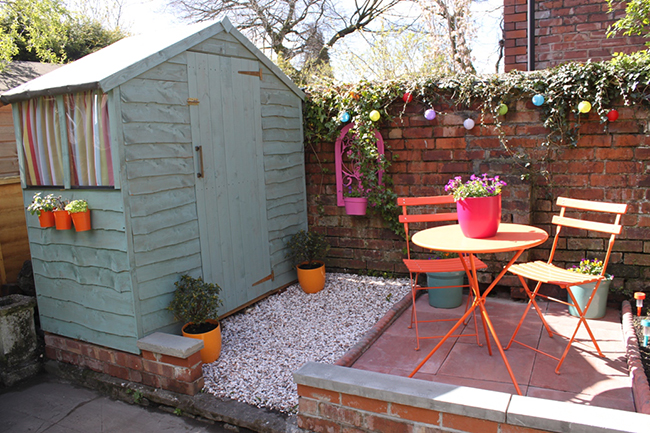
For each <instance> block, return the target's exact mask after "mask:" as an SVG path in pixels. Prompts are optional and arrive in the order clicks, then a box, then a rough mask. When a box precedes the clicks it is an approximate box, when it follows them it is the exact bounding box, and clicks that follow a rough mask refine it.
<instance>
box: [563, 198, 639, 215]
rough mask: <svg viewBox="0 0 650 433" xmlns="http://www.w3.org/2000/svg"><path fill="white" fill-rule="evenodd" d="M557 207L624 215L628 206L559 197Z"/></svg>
mask: <svg viewBox="0 0 650 433" xmlns="http://www.w3.org/2000/svg"><path fill="white" fill-rule="evenodd" d="M557 205H558V206H561V207H569V208H573V209H581V210H589V211H593V212H608V213H617V214H624V213H625V212H627V204H624V203H606V202H596V201H589V200H578V199H575V198H567V197H558V198H557Z"/></svg>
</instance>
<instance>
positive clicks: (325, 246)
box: [287, 230, 330, 269]
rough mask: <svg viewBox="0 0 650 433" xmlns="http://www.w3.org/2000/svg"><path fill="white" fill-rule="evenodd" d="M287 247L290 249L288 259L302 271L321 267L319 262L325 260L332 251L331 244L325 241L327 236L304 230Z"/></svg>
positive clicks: (293, 237)
mask: <svg viewBox="0 0 650 433" xmlns="http://www.w3.org/2000/svg"><path fill="white" fill-rule="evenodd" d="M287 246H288V247H289V251H288V252H287V257H289V258H291V260H292V262H293V263H294V265H296V266H300V267H301V268H302V269H315V268H318V267H319V266H320V263H318V261H320V260H323V259H325V257H326V256H327V253H328V251H329V250H330V244H329V243H327V241H326V240H325V236H323V235H322V234H320V233H318V232H314V231H310V232H306V231H304V230H300V231H299V232H298V233H296V234H295V235H293V236H292V237H291V239H290V240H289V242H288V243H287ZM305 262H306V263H305Z"/></svg>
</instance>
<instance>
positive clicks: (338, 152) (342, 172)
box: [334, 123, 384, 206]
mask: <svg viewBox="0 0 650 433" xmlns="http://www.w3.org/2000/svg"><path fill="white" fill-rule="evenodd" d="M353 126H354V123H350V124H348V125H346V126H345V127H344V128H343V129H342V130H341V134H340V135H339V138H337V139H336V144H335V146H334V165H335V170H336V204H337V205H338V206H344V205H345V203H344V202H343V188H344V187H347V186H349V185H352V182H358V183H360V182H361V176H362V175H361V173H360V172H359V167H357V166H350V165H346V164H344V162H343V155H345V152H346V150H347V149H348V148H349V147H350V145H351V142H352V141H353V140H354V139H355V136H352V137H350V136H348V131H349V130H350V128H352V127H353ZM375 137H377V151H378V152H379V154H380V155H383V154H384V139H383V137H382V136H381V134H380V133H379V131H375ZM382 174H383V172H381V171H380V172H379V183H381V176H382Z"/></svg>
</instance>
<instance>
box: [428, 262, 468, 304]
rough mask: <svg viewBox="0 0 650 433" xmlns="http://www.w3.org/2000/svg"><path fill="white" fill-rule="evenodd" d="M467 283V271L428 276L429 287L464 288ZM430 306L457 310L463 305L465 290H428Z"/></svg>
mask: <svg viewBox="0 0 650 433" xmlns="http://www.w3.org/2000/svg"><path fill="white" fill-rule="evenodd" d="M464 282H465V271H458V272H436V273H430V274H427V286H428V287H445V286H462V285H463V284H464ZM428 292H429V305H431V306H432V307H436V308H456V307H460V306H461V305H462V304H463V288H462V287H450V288H447V289H435V290H431V289H430V290H428Z"/></svg>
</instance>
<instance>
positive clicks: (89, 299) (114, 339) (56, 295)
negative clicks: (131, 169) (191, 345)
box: [23, 188, 138, 352]
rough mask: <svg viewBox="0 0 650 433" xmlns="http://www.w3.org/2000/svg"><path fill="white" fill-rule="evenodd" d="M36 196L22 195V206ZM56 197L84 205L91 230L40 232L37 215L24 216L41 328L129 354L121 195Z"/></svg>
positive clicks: (130, 312) (129, 298) (131, 326)
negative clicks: (77, 201)
mask: <svg viewBox="0 0 650 433" xmlns="http://www.w3.org/2000/svg"><path fill="white" fill-rule="evenodd" d="M38 191H42V190H39V189H38V188H32V189H26V190H24V191H23V195H24V200H25V203H29V202H30V201H31V198H32V195H33V194H34V193H35V192H38ZM45 191H47V190H45ZM57 194H58V193H57ZM61 195H62V196H63V198H64V199H68V200H74V199H81V198H83V199H86V200H88V203H89V205H90V207H91V209H92V210H91V212H92V219H93V229H92V230H89V231H86V232H79V233H77V232H75V230H74V229H73V230H54V229H52V228H50V229H43V228H41V227H40V226H39V223H38V218H36V216H32V215H28V216H27V231H28V234H29V241H30V247H31V254H32V265H33V269H34V282H35V284H36V287H37V288H38V290H37V298H38V305H39V312H40V318H41V327H42V328H43V330H45V331H48V332H52V333H55V334H60V335H65V336H68V337H72V338H78V339H81V340H84V341H89V342H95V343H98V344H102V345H110V346H111V347H115V348H117V349H120V350H127V351H131V352H132V351H134V348H135V343H136V341H137V339H138V335H137V334H136V326H135V322H136V319H135V311H134V309H133V291H132V286H131V274H130V266H129V260H128V255H127V242H126V234H125V226H124V215H123V207H122V192H121V191H119V190H114V191H91V190H75V191H72V190H65V191H61Z"/></svg>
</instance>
